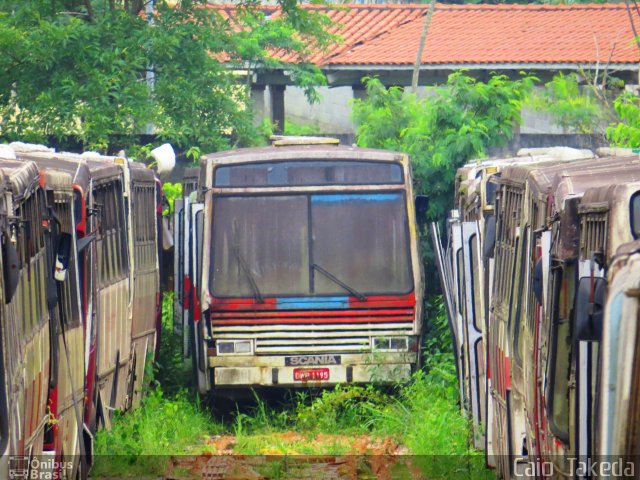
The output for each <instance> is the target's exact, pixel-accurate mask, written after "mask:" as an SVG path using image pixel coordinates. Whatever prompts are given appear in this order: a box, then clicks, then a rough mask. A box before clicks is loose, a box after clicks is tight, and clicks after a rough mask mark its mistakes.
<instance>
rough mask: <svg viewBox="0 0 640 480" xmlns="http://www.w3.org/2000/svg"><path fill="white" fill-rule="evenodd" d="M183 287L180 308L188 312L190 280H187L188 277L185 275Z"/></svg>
mask: <svg viewBox="0 0 640 480" xmlns="http://www.w3.org/2000/svg"><path fill="white" fill-rule="evenodd" d="M183 285H184V292H183V295H182V298H183V299H184V300H183V305H182V307H183V308H184V309H185V310H189V305H190V302H189V300H190V299H189V293H190V292H191V279H189V277H188V276H187V275H185V276H184V280H183Z"/></svg>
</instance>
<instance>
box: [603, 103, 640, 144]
mask: <svg viewBox="0 0 640 480" xmlns="http://www.w3.org/2000/svg"><path fill="white" fill-rule="evenodd" d="M613 107H614V108H615V110H616V113H617V114H618V115H619V116H620V119H621V122H619V123H614V124H612V125H610V126H609V128H607V138H608V139H609V141H610V142H611V144H612V145H613V146H615V147H630V148H640V98H638V97H637V96H635V95H633V94H631V93H629V92H625V93H623V94H622V95H620V96H619V97H618V98H616V99H615V101H614V102H613Z"/></svg>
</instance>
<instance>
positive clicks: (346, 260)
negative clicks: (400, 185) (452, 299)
mask: <svg viewBox="0 0 640 480" xmlns="http://www.w3.org/2000/svg"><path fill="white" fill-rule="evenodd" d="M311 218H312V231H311V235H312V241H311V244H312V245H313V252H312V257H313V263H315V264H317V265H319V266H320V267H322V268H323V269H325V270H327V271H329V272H331V274H332V275H334V276H335V277H337V278H339V279H340V280H341V281H342V282H344V283H346V284H348V285H349V286H351V287H353V288H354V289H355V290H357V291H358V292H360V293H369V294H375V293H395V294H403V293H409V292H410V291H411V290H412V288H413V282H412V278H411V275H410V273H411V272H410V267H409V241H408V231H407V216H406V201H405V197H404V195H402V194H400V193H374V194H346V195H345V194H339V195H312V196H311ZM313 286H314V288H315V293H317V294H320V295H344V294H345V291H344V289H343V288H342V287H340V286H339V285H337V284H336V282H334V281H331V280H330V279H328V278H327V277H326V276H321V275H318V274H317V272H316V275H315V282H314V285H313Z"/></svg>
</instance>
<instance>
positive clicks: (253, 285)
mask: <svg viewBox="0 0 640 480" xmlns="http://www.w3.org/2000/svg"><path fill="white" fill-rule="evenodd" d="M234 250H235V254H236V258H237V259H238V263H239V264H240V268H241V269H242V271H243V272H244V274H245V275H246V276H247V279H248V280H249V284H250V285H251V290H253V298H254V299H255V300H256V303H264V298H262V294H261V293H260V289H259V288H258V284H257V283H256V279H255V278H254V276H253V274H252V273H251V270H249V267H248V266H247V262H245V261H244V258H243V257H242V255H241V254H240V249H239V248H234Z"/></svg>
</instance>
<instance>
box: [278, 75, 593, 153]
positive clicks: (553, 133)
mask: <svg viewBox="0 0 640 480" xmlns="http://www.w3.org/2000/svg"><path fill="white" fill-rule="evenodd" d="M537 88H540V87H537ZM318 92H319V94H320V96H321V101H320V102H319V103H317V104H313V105H310V104H309V103H308V102H307V99H306V97H305V96H304V91H303V90H302V89H300V88H297V87H287V89H286V91H285V115H286V119H287V121H290V122H293V123H295V124H296V125H311V126H313V127H315V128H316V129H317V133H318V134H325V135H335V136H340V137H341V138H345V139H348V140H350V141H349V143H353V141H354V139H355V125H354V124H353V122H352V120H351V101H352V99H353V90H352V88H351V87H335V88H329V87H320V88H319V89H318ZM418 95H419V96H427V95H428V93H427V90H426V89H425V88H424V87H421V88H420V92H419V94H418ZM603 127H604V126H603ZM582 137H584V138H582ZM516 138H517V140H516V143H517V144H518V145H520V144H522V145H523V146H524V145H527V146H543V145H545V144H546V141H547V140H548V141H560V140H562V139H564V140H565V141H570V143H572V144H575V145H576V146H578V145H585V144H588V145H597V146H600V144H601V143H602V141H601V140H598V138H597V136H590V135H579V134H576V132H574V131H572V130H571V129H564V128H562V127H560V126H559V125H556V124H555V123H554V122H553V119H552V116H551V115H550V114H549V113H547V112H541V111H537V110H534V109H533V108H532V107H528V106H525V107H524V108H523V109H522V124H521V125H520V126H519V129H518V132H517V135H516ZM352 139H353V140H352ZM514 140H515V139H514ZM515 146H517V145H515V144H512V147H515Z"/></svg>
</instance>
